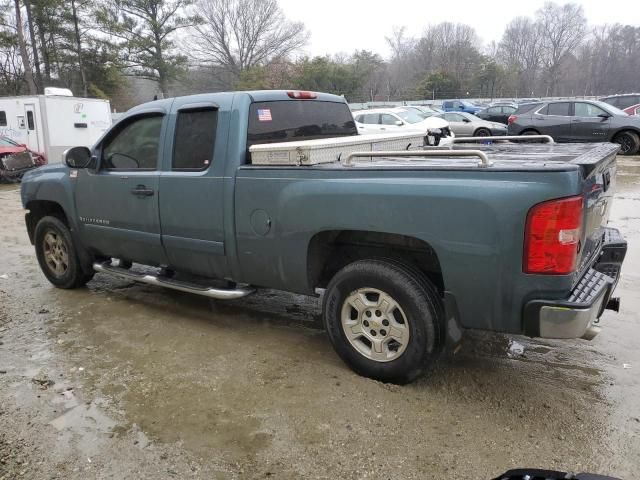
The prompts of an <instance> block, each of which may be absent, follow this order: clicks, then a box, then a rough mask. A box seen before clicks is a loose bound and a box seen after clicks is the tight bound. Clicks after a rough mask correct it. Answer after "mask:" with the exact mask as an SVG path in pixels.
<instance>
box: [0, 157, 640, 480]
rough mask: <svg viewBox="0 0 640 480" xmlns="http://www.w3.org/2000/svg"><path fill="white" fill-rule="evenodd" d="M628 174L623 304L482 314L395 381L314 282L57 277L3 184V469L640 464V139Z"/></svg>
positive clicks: (152, 471)
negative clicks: (187, 283) (429, 363)
mask: <svg viewBox="0 0 640 480" xmlns="http://www.w3.org/2000/svg"><path fill="white" fill-rule="evenodd" d="M617 192H618V193H617V201H616V203H615V205H614V210H613V217H612V223H613V224H614V225H615V226H618V227H619V228H620V229H621V230H622V232H623V234H624V235H625V236H626V237H627V239H628V241H629V244H630V249H629V252H628V254H627V260H626V263H625V268H624V270H623V277H622V279H621V282H620V284H619V286H618V290H617V294H618V295H619V296H621V297H622V310H621V313H620V314H617V315H616V314H615V313H613V312H607V313H605V315H604V317H603V320H602V323H603V326H604V328H603V332H602V333H601V334H600V335H599V336H598V337H597V338H596V339H595V340H593V341H592V342H586V341H582V340H576V341H563V342H560V341H542V340H531V339H526V338H523V337H511V336H504V335H489V334H485V333H482V332H469V333H468V335H467V336H466V338H465V342H464V345H463V348H462V349H461V351H460V352H459V353H458V354H457V355H455V356H448V357H446V358H444V359H443V361H442V362H441V364H440V365H439V367H438V368H437V369H436V370H435V371H434V372H433V373H432V374H431V375H430V376H429V377H425V378H423V379H420V380H419V381H418V382H416V383H414V384H412V385H409V386H405V387H398V386H394V385H385V384H381V383H378V382H374V381H371V380H368V379H364V378H361V377H358V376H356V375H355V374H353V373H352V372H351V371H350V370H348V369H347V368H346V367H345V365H343V364H342V363H341V361H340V360H339V359H338V357H337V356H336V355H335V354H334V352H333V350H332V349H331V346H330V345H329V342H328V340H327V338H326V337H325V334H324V332H323V331H322V329H321V325H320V321H319V314H320V312H319V303H318V301H317V299H315V298H308V297H301V296H297V295H289V294H284V293H282V292H276V291H261V292H259V293H258V294H256V295H253V296H251V297H248V298H246V299H243V300H239V301H233V302H227V303H224V302H210V301H208V300H205V299H202V298H199V297H196V296H192V295H188V294H182V293H179V292H172V291H167V290H162V289H156V288H152V287H147V286H142V285H138V284H133V283H127V282H124V281H120V280H116V279H113V278H111V277H108V276H104V275H96V277H95V279H94V280H93V281H92V282H90V283H89V285H88V287H87V288H84V289H80V290H76V291H62V290H56V289H54V288H53V287H52V286H50V284H49V283H48V282H47V281H46V280H45V278H44V276H43V275H42V274H41V273H40V270H39V268H38V266H37V262H36V259H35V255H34V253H33V247H32V246H31V245H30V244H29V240H28V238H27V234H26V231H25V228H24V223H23V214H22V209H21V206H20V202H19V195H18V187H17V186H15V185H9V186H0V211H1V212H2V213H0V260H1V261H0V426H1V428H0V479H13V478H29V479H53V478H59V479H65V480H68V479H93V478H100V479H102V478H105V479H106V478H118V479H120V478H132V479H146V478H149V479H151V478H153V479H164V478H171V479H173V478H207V479H212V478H213V479H227V478H232V479H233V478H239V479H240V478H242V479H244V478H250V479H253V478H278V479H289V478H291V479H294V478H332V479H334V478H345V479H351V478H353V479H360V478H375V479H378V478H380V479H382V478H384V479H386V478H403V479H404V478H407V479H411V478H433V479H440V478H470V479H488V478H492V476H495V475H497V474H498V473H501V472H502V471H504V470H507V469H509V468H513V467H517V466H531V467H545V468H558V469H568V470H574V471H583V470H587V471H593V472H596V473H602V474H609V475H617V476H620V477H622V478H628V479H630V478H636V476H637V467H638V465H640V402H639V401H638V398H640V352H639V349H638V347H637V342H638V338H639V335H640V324H639V322H638V321H639V320H640V158H635V159H634V158H631V159H630V158H627V159H621V160H620V162H619V174H618V185H617Z"/></svg>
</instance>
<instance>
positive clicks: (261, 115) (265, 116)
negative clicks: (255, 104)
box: [258, 108, 272, 122]
mask: <svg viewBox="0 0 640 480" xmlns="http://www.w3.org/2000/svg"><path fill="white" fill-rule="evenodd" d="M271 120H272V119H271V110H270V109H268V108H259V109H258V121H259V122H270V121H271Z"/></svg>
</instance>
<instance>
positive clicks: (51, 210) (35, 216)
mask: <svg viewBox="0 0 640 480" xmlns="http://www.w3.org/2000/svg"><path fill="white" fill-rule="evenodd" d="M25 208H26V209H27V210H28V213H27V214H26V216H25V221H26V224H27V233H28V234H29V240H30V241H31V244H32V245H33V242H34V239H33V237H34V233H35V230H36V225H37V224H38V222H39V221H40V219H42V218H43V217H46V216H52V217H56V218H59V219H60V220H61V221H62V222H63V223H64V224H65V225H66V226H67V227H70V225H69V218H68V216H67V213H66V212H65V210H64V208H63V207H62V205H60V204H59V203H58V202H54V201H51V200H31V201H29V202H28V203H27V204H26V205H25Z"/></svg>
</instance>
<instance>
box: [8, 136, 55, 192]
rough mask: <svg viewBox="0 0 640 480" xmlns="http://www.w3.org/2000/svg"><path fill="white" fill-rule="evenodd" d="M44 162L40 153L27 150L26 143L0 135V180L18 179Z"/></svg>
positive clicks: (10, 180) (13, 180) (12, 180)
mask: <svg viewBox="0 0 640 480" xmlns="http://www.w3.org/2000/svg"><path fill="white" fill-rule="evenodd" d="M44 163H45V159H44V156H43V155H42V154H40V153H37V152H33V151H31V150H29V149H28V148H27V146H26V145H24V144H20V143H18V142H16V141H14V140H12V139H10V138H9V137H3V136H0V181H2V182H15V181H18V180H20V178H22V176H23V175H24V174H25V173H26V172H28V171H29V170H32V169H34V168H36V167H38V166H40V165H44Z"/></svg>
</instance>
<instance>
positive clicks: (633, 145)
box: [613, 130, 640, 155]
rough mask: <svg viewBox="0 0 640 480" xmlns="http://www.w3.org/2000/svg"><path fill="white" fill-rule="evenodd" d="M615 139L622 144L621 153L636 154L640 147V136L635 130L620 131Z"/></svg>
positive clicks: (615, 141)
mask: <svg viewBox="0 0 640 480" xmlns="http://www.w3.org/2000/svg"><path fill="white" fill-rule="evenodd" d="M613 141H614V143H617V144H619V145H620V155H635V154H636V153H638V150H639V149H640V137H639V136H638V134H637V133H635V132H631V131H628V130H627V131H625V132H620V133H618V134H617V135H616V136H615V137H614V138H613Z"/></svg>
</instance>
